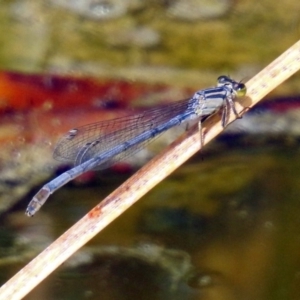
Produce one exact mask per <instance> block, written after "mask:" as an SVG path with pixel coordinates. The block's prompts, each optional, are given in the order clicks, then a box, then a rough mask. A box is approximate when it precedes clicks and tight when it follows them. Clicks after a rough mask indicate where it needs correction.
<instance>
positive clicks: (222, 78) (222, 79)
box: [218, 75, 231, 85]
mask: <svg viewBox="0 0 300 300" xmlns="http://www.w3.org/2000/svg"><path fill="white" fill-rule="evenodd" d="M228 82H231V79H230V78H229V77H228V76H225V75H222V76H219V77H218V84H220V85H223V84H226V83H228Z"/></svg>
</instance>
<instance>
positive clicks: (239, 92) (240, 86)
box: [234, 83, 247, 97]
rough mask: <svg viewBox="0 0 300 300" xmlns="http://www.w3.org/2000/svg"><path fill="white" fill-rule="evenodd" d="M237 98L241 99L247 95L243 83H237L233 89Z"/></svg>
mask: <svg viewBox="0 0 300 300" xmlns="http://www.w3.org/2000/svg"><path fill="white" fill-rule="evenodd" d="M234 90H235V92H236V95H237V97H243V96H245V95H246V93H247V88H246V85H245V84H244V83H239V84H238V85H237V86H236V87H235V88H234Z"/></svg>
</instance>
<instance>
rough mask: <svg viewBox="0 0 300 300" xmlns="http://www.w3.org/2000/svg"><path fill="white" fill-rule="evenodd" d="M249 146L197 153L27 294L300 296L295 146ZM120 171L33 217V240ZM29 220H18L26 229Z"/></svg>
mask: <svg viewBox="0 0 300 300" xmlns="http://www.w3.org/2000/svg"><path fill="white" fill-rule="evenodd" d="M244 146H245V145H243V147H241V148H238V147H236V148H235V149H233V148H232V149H231V151H230V152H228V151H226V152H223V154H221V152H219V155H218V156H215V155H214V156H213V155H209V154H205V153H202V154H199V155H198V157H195V158H194V159H193V160H192V161H190V162H189V163H188V164H186V165H185V166H184V167H182V168H180V169H179V170H178V171H177V172H175V173H174V174H173V175H172V176H170V177H169V178H168V179H167V180H165V181H164V182H163V183H161V184H160V185H159V186H158V187H156V188H155V189H154V190H153V191H151V192H150V193H149V194H148V195H147V196H146V197H145V198H144V199H142V200H141V201H140V202H139V203H137V204H136V205H135V206H134V207H132V208H131V209H129V210H128V211H127V212H126V213H125V214H123V215H122V216H121V217H119V218H118V219H117V220H116V221H115V222H114V223H113V224H111V225H110V226H108V228H106V229H105V230H104V231H103V232H102V233H101V234H99V235H98V236H97V237H96V238H95V239H94V240H93V241H92V243H91V244H90V245H88V246H87V247H85V248H84V249H83V250H81V251H80V252H79V253H78V254H76V255H75V256H74V258H72V259H70V260H69V261H67V262H66V263H65V264H64V266H62V267H61V268H60V269H59V270H58V271H56V272H54V273H53V274H52V275H51V276H49V277H48V278H47V279H46V280H45V281H44V282H43V283H42V284H41V285H40V286H39V287H38V288H36V289H35V290H34V291H33V292H32V293H31V294H30V295H28V296H27V297H26V299H37V295H39V297H38V298H39V299H41V298H43V299H68V298H69V299H99V298H101V299H222V300H223V299H268V298H270V299H274V298H276V297H279V298H280V299H282V298H283V297H284V298H285V299H297V298H298V297H299V295H300V289H299V278H300V276H299V274H300V264H299V261H300V260H299V248H300V233H299V227H300V220H299V212H300V201H299V198H300V197H299V196H300V195H299V189H298V185H299V182H300V172H299V170H300V168H299V150H298V147H297V146H295V145H294V146H293V147H288V146H285V147H281V146H277V147H275V146H274V145H272V146H269V147H267V146H264V147H262V146H258V145H256V146H255V147H253V146H248V147H247V148H246V147H244ZM199 158H200V160H201V161H200V160H199ZM122 180H124V178H117V177H111V178H108V177H102V180H101V182H102V184H99V185H97V186H95V187H88V188H84V187H81V188H76V187H71V186H69V187H66V188H64V189H62V191H61V193H57V195H55V196H54V197H53V199H52V200H51V201H50V202H49V204H48V205H47V207H45V209H44V210H43V211H42V212H41V213H40V214H39V216H37V217H36V218H35V224H34V225H33V224H31V225H30V228H31V230H30V232H31V233H30V238H31V243H28V244H31V246H32V247H34V246H33V245H34V243H37V241H38V240H39V235H38V233H37V234H36V235H34V234H33V232H34V228H35V227H36V229H38V228H44V229H45V230H46V233H45V234H46V235H47V236H48V237H50V236H51V235H52V238H53V239H54V238H55V237H57V236H58V235H59V234H60V233H62V232H63V231H64V230H65V229H66V228H68V227H69V226H70V225H71V224H73V223H74V222H75V221H76V220H77V219H78V218H79V217H80V216H82V215H83V214H84V213H85V212H87V211H88V210H89V209H90V208H91V207H92V206H94V205H95V204H96V203H97V201H98V200H99V199H100V198H102V197H104V195H103V193H108V192H109V190H111V189H113V188H114V187H115V186H117V185H119V184H120V182H121V181H122ZM100 185H101V186H100ZM18 218H21V217H20V216H19V217H18ZM18 218H17V219H18ZM24 218H25V217H24ZM11 219H12V217H11ZM49 219H52V220H53V222H49ZM46 220H48V221H46ZM10 222H11V224H16V223H13V222H12V221H10ZM42 225H43V226H42ZM26 226H27V225H23V226H20V225H19V226H15V227H13V226H12V227H13V228H14V230H15V231H16V232H17V231H20V230H21V227H22V230H23V231H22V232H23V235H25V233H26V230H25V229H24V228H26ZM16 227H17V228H16ZM50 229H51V230H50ZM24 232H25V233H24ZM42 237H43V234H41V238H42ZM11 244H13V240H12V239H11ZM137 244H138V246H137ZM25 248H26V247H25ZM11 249H13V248H11ZM18 253H21V251H19V252H18ZM25 253H27V256H26V258H24V259H23V261H24V263H25V262H26V261H28V252H25ZM32 253H33V252H32ZM32 255H33V254H32ZM20 257H21V254H20ZM3 265H4V264H3ZM19 268H20V260H19V262H18V265H17V266H15V265H13V264H11V263H10V264H6V267H5V268H4V267H2V271H3V272H1V273H2V274H11V273H13V271H12V270H18V269H19ZM5 270H6V271H5ZM4 271H5V273H4ZM4 277H5V276H2V281H3V282H4V281H5V278H4ZM41 295H42V296H41ZM279 295H280V296H279Z"/></svg>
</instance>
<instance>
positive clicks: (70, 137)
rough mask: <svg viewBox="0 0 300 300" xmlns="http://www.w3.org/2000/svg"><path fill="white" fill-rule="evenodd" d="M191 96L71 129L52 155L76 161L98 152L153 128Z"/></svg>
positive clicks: (120, 156) (122, 155)
mask: <svg viewBox="0 0 300 300" xmlns="http://www.w3.org/2000/svg"><path fill="white" fill-rule="evenodd" d="M189 103H190V99H186V100H182V101H178V102H174V103H170V104H167V105H162V106H158V107H155V108H150V109H147V110H144V111H142V112H140V113H137V114H133V115H129V116H125V117H122V118H117V119H113V120H107V121H101V122H97V123H92V124H88V125H85V126H82V127H78V128H76V129H72V130H70V131H69V132H68V133H67V134H66V135H65V136H64V137H63V138H62V139H61V140H60V141H59V142H58V144H57V146H56V148H55V150H54V154H53V156H54V158H55V159H58V160H61V161H68V162H72V163H74V164H75V165H79V164H81V163H83V162H85V161H87V160H89V159H90V158H93V157H96V156H99V155H101V153H104V152H106V151H108V150H110V149H112V148H114V147H115V146H117V145H120V144H122V143H124V142H126V141H128V140H130V139H132V138H133V137H135V136H137V135H139V134H141V133H143V132H145V131H147V130H150V129H152V128H155V127H157V126H159V125H161V124H163V123H165V122H167V121H168V120H170V119H171V118H173V117H175V116H177V115H179V114H182V113H183V112H185V111H186V110H187V109H190V110H191V108H190V106H189ZM152 140H153V138H151V139H148V140H147V141H144V142H142V143H140V144H137V145H135V146H133V147H131V148H129V149H127V150H126V151H124V152H122V153H120V154H118V155H116V156H114V157H112V158H111V159H109V160H107V161H105V162H103V163H101V165H99V166H98V167H97V169H104V168H107V167H109V166H111V165H113V164H114V163H116V162H118V161H121V160H124V159H125V158H127V157H129V156H131V155H133V154H134V153H136V152H137V151H139V150H141V149H142V148H143V147H145V145H146V144H147V143H149V142H150V141H152Z"/></svg>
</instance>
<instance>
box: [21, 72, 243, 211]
mask: <svg viewBox="0 0 300 300" xmlns="http://www.w3.org/2000/svg"><path fill="white" fill-rule="evenodd" d="M245 94H246V86H245V84H243V83H241V82H236V81H234V80H233V79H231V78H229V77H228V76H220V77H219V78H218V82H217V86H216V87H214V88H209V89H204V90H200V91H197V92H196V93H195V94H194V96H193V97H191V98H189V99H185V100H181V101H178V102H174V103H171V104H168V105H163V106H158V107H155V108H150V109H147V110H145V111H143V112H140V113H137V114H134V115H130V116H126V117H122V118H118V119H113V120H108V121H101V122H98V123H93V124H89V125H86V126H82V127H78V128H75V129H72V130H70V131H69V132H68V133H67V134H66V135H65V136H64V137H63V138H62V139H61V140H60V141H59V142H58V144H57V146H56V148H55V150H54V158H56V159H59V160H62V161H69V162H73V163H74V165H75V167H74V168H72V169H70V170H69V171H67V172H65V173H63V174H61V175H60V176H58V177H56V178H55V179H53V180H52V181H50V182H48V183H47V184H45V185H44V186H43V187H42V188H41V189H40V190H39V192H38V193H37V194H36V195H35V196H34V197H33V199H32V200H31V202H30V203H29V205H28V207H27V210H26V214H27V215H28V216H32V215H34V214H35V213H36V212H37V211H38V210H39V209H40V208H41V206H42V205H43V204H44V203H45V202H46V200H47V198H48V197H49V196H50V195H51V194H52V193H53V192H54V191H56V190H57V189H59V188H61V187H62V186H63V185H65V184H66V183H67V182H69V181H70V180H72V179H74V178H76V177H78V176H79V175H81V174H83V173H84V172H86V171H89V170H94V169H105V168H107V167H109V166H111V165H113V164H115V163H116V162H118V161H121V160H124V159H125V158H128V157H129V156H131V155H132V154H134V153H136V152H138V151H139V150H141V149H142V148H143V147H145V145H146V144H148V143H149V142H150V141H152V140H153V139H154V138H156V137H157V136H158V135H160V134H161V133H163V132H165V131H167V130H168V129H170V128H172V127H174V126H177V125H180V124H182V123H184V122H187V121H190V120H193V119H195V120H197V121H198V122H199V123H200V124H201V122H202V120H203V119H204V118H206V117H208V116H210V115H212V114H214V113H215V112H216V111H219V110H221V112H222V125H223V127H225V126H226V125H227V123H228V117H229V114H230V112H231V111H232V112H233V113H234V114H235V116H236V117H239V115H238V113H237V111H236V109H235V103H234V99H235V98H236V97H241V96H244V95H245Z"/></svg>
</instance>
